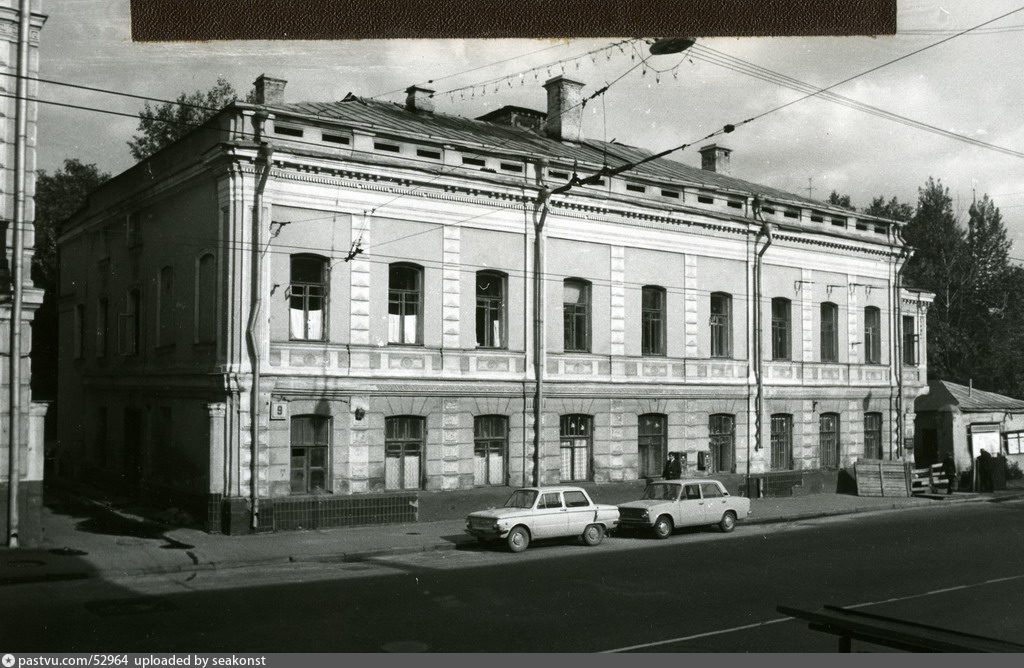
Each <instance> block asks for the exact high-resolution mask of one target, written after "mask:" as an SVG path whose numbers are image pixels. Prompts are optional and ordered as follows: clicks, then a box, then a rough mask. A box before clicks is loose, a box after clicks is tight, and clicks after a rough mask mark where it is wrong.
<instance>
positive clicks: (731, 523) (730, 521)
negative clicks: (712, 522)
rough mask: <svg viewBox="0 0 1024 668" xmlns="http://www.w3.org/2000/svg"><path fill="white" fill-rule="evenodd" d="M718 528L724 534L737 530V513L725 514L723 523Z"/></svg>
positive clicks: (728, 512)
mask: <svg viewBox="0 0 1024 668" xmlns="http://www.w3.org/2000/svg"><path fill="white" fill-rule="evenodd" d="M718 528H719V529H721V530H722V532H723V533H729V532H730V531H732V530H733V529H735V528H736V513H734V512H733V511H731V510H729V511H727V512H726V513H725V515H722V521H721V522H719V523H718Z"/></svg>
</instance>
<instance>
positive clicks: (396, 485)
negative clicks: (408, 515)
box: [384, 415, 424, 489]
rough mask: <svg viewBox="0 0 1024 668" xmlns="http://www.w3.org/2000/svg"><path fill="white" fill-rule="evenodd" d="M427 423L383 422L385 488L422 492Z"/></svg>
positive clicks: (410, 419) (408, 418)
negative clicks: (419, 490)
mask: <svg viewBox="0 0 1024 668" xmlns="http://www.w3.org/2000/svg"><path fill="white" fill-rule="evenodd" d="M423 441H424V419H423V418H422V417H420V416H417V415H399V416H395V417H387V418H384V488H385V489H419V488H420V486H421V480H422V467H423V446H424V442H423Z"/></svg>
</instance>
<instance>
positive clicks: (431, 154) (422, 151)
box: [416, 148, 441, 160]
mask: <svg viewBox="0 0 1024 668" xmlns="http://www.w3.org/2000/svg"><path fill="white" fill-rule="evenodd" d="M416 156H417V157H419V158H429V159H431V160H440V159H441V152H440V151H431V150H430V149H426V148H418V149H416Z"/></svg>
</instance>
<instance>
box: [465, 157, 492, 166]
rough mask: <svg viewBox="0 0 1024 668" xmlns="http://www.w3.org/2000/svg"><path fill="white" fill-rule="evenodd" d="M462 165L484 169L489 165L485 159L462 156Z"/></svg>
mask: <svg viewBox="0 0 1024 668" xmlns="http://www.w3.org/2000/svg"><path fill="white" fill-rule="evenodd" d="M462 164H464V165H469V166H470V167H484V166H485V165H487V163H486V162H484V159H483V158H470V157H467V156H462Z"/></svg>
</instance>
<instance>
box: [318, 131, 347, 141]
mask: <svg viewBox="0 0 1024 668" xmlns="http://www.w3.org/2000/svg"><path fill="white" fill-rule="evenodd" d="M320 138H321V139H323V140H324V141H325V142H328V143H330V144H348V143H349V141H350V140H349V138H348V137H346V136H345V135H335V134H330V133H327V132H324V133H322V134H321V135H320Z"/></svg>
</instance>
